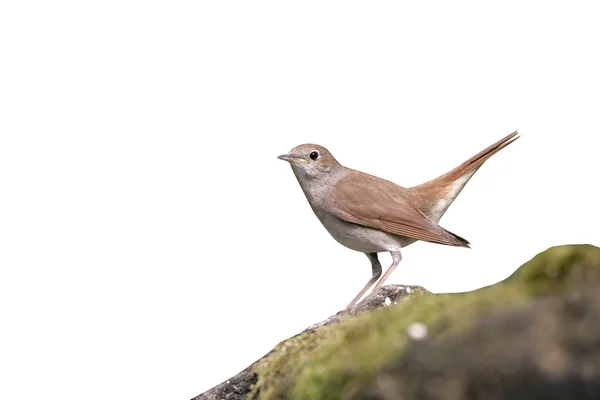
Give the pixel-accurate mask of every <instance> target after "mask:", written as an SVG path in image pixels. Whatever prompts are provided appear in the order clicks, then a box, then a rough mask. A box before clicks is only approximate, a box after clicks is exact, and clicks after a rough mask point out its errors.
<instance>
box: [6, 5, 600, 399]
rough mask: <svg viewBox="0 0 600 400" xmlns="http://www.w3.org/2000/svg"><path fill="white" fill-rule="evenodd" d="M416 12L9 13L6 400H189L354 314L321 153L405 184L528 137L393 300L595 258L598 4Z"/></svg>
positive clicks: (263, 8) (496, 162)
mask: <svg viewBox="0 0 600 400" xmlns="http://www.w3.org/2000/svg"><path fill="white" fill-rule="evenodd" d="M407 3H408V2H405V3H404V4H398V2H376V3H375V2H362V3H358V2H353V1H352V2H347V1H345V2H336V3H332V2H322V1H319V2H295V3H293V4H292V3H291V2H278V1H272V2H237V3H236V2H197V1H188V2H157V1H144V2H142V1H139V2H134V1H122V0H120V1H102V2H94V3H92V2H76V1H72V2H66V1H58V2H41V1H39V2H33V1H5V2H2V5H1V6H0V57H1V58H2V60H1V63H0V70H1V71H0V135H1V140H0V268H1V272H0V318H1V329H0V336H1V338H0V339H1V340H0V380H1V381H2V384H1V385H0V397H1V398H4V399H32V398H35V397H42V396H43V397H44V398H51V399H55V398H56V399H59V398H60V399H75V398H81V397H85V398H88V399H105V398H110V399H126V398H129V399H131V398H140V399H141V398H143V399H166V398H170V399H188V398H190V397H192V396H195V395H197V394H199V393H201V392H203V391H204V390H207V389H209V388H210V387H212V386H214V385H216V384H218V383H220V382H221V381H223V380H225V379H226V378H228V377H230V376H232V375H234V374H235V373H237V372H238V371H240V370H241V369H243V368H244V367H246V366H247V365H249V364H250V363H252V362H253V361H255V360H256V359H258V358H259V357H261V356H262V355H263V354H265V353H266V352H268V351H269V350H270V349H271V348H272V347H273V346H274V345H276V344H277V343H278V342H279V341H281V340H283V339H285V338H287V337H289V336H291V335H293V334H295V333H297V332H299V331H301V330H302V329H304V328H305V327H306V326H308V325H310V324H312V323H314V322H317V321H320V320H322V319H324V318H326V317H328V316H329V315H331V314H334V313H335V312H337V311H338V310H340V309H341V308H343V307H344V306H345V305H346V304H347V302H348V301H349V300H350V299H351V298H352V297H353V296H354V295H355V294H356V293H357V292H358V290H359V289H360V288H361V287H362V286H363V285H364V283H365V282H366V281H367V280H368V278H369V277H370V273H371V272H370V266H369V262H368V260H367V259H366V257H365V256H364V255H362V254H360V253H356V252H354V251H352V250H349V249H346V248H344V247H342V246H340V245H339V244H337V243H336V242H335V241H334V240H333V239H332V238H331V237H330V236H329V235H328V233H327V232H326V231H325V229H324V228H323V227H322V226H321V225H320V223H319V221H318V220H317V219H316V218H315V217H314V215H313V214H312V211H311V210H310V208H309V206H308V203H307V202H306V200H305V198H304V196H303V194H302V192H301V190H300V187H299V186H298V184H297V182H296V180H295V178H294V176H293V174H292V171H291V170H290V167H289V166H288V165H287V164H286V163H284V162H282V161H279V160H277V158H276V156H277V155H279V154H281V153H285V152H287V151H288V150H290V149H291V148H292V147H294V146H296V145H298V144H300V143H305V142H314V143H319V144H322V145H324V146H326V147H328V148H329V149H330V150H331V151H332V153H333V154H334V155H335V156H336V157H337V159H338V160H339V161H340V162H341V163H342V164H344V165H347V166H350V167H352V168H355V169H359V170H363V171H365V172H368V173H371V174H374V175H378V176H381V177H384V178H387V179H389V180H392V181H394V182H396V183H398V184H401V185H405V186H410V185H415V184H418V183H421V182H423V181H425V180H428V179H430V178H433V177H435V176H437V175H439V174H441V173H444V172H446V171H447V170H449V169H450V168H452V167H454V166H456V165H457V164H459V163H460V162H462V161H464V160H466V159H467V158H469V157H470V156H472V155H474V154H475V153H477V152H478V151H480V150H482V149H483V148H484V147H486V146H488V145H489V144H491V143H493V142H495V141H496V140H498V139H500V138H501V137H503V136H504V135H506V134H508V133H510V132H512V131H513V130H517V129H518V130H519V131H520V132H521V134H522V138H521V139H519V140H518V141H517V142H516V143H514V144H512V145H511V146H510V147H508V148H507V149H505V150H503V151H502V152H500V153H499V154H498V155H496V156H494V157H493V158H492V159H491V160H490V161H488V162H487V163H486V165H485V166H484V167H483V168H481V169H480V170H479V172H478V173H477V174H476V175H475V177H474V178H473V179H472V180H471V182H470V183H469V184H468V185H467V187H466V188H465V190H464V191H463V192H462V193H461V195H460V197H459V198H458V199H457V201H456V202H455V203H454V204H453V206H452V207H451V208H450V210H449V212H448V213H447V214H446V216H445V217H444V218H443V219H442V221H441V225H442V226H444V227H446V228H447V229H449V230H451V231H453V232H456V233H457V234H459V235H461V236H464V237H465V238H467V239H468V240H470V241H471V243H472V247H473V248H472V250H467V249H460V248H450V247H445V246H439V245H433V244H428V243H417V244H414V245H412V246H410V247H408V248H407V249H406V250H405V251H404V252H403V254H404V260H403V262H402V264H401V265H400V267H399V268H398V269H397V270H396V271H395V273H394V274H392V276H391V278H390V279H389V281H388V282H389V283H406V284H420V285H423V286H425V287H426V288H428V289H430V290H432V291H436V292H455V291H465V290H471V289H476V288H479V287H482V286H485V285H489V284H493V283H495V282H498V281H500V280H502V279H504V278H505V277H507V276H508V275H510V274H511V273H512V272H513V271H514V270H515V269H516V268H517V267H518V266H519V265H520V264H522V263H523V262H525V261H527V260H528V259H529V258H531V257H532V256H534V255H535V254H537V253H538V252H540V251H542V250H544V249H546V248H547V247H549V246H552V245H557V244H565V243H595V244H598V243H599V240H598V239H599V237H600V235H599V234H598V223H599V222H600V221H599V220H600V218H599V216H598V210H597V206H598V195H597V192H596V191H597V187H598V173H599V172H600V168H599V167H600V162H599V161H598V145H597V141H598V134H599V133H600V117H599V115H600V114H599V111H600V78H599V73H598V71H600V61H599V59H598V57H599V56H598V54H599V53H598V38H600V24H598V12H597V10H595V9H593V8H592V6H591V5H592V4H594V3H593V2H587V3H585V2H577V3H573V2H570V3H568V5H567V2H563V3H562V4H563V5H562V6H559V5H556V3H554V2H553V3H552V4H554V5H552V4H550V2H539V3H537V4H535V3H533V2H528V3H524V2H502V3H499V5H498V6H496V7H493V8H492V7H489V6H482V5H481V2H473V3H457V2H451V4H446V3H447V2H444V3H437V4H436V3H433V2H419V3H418V5H412V6H407V5H406V4H407ZM585 4H588V5H590V6H589V7H588V6H586V5H585ZM381 258H382V262H383V263H384V265H385V266H386V267H387V265H388V264H389V262H390V257H389V255H388V254H384V255H382V257H381Z"/></svg>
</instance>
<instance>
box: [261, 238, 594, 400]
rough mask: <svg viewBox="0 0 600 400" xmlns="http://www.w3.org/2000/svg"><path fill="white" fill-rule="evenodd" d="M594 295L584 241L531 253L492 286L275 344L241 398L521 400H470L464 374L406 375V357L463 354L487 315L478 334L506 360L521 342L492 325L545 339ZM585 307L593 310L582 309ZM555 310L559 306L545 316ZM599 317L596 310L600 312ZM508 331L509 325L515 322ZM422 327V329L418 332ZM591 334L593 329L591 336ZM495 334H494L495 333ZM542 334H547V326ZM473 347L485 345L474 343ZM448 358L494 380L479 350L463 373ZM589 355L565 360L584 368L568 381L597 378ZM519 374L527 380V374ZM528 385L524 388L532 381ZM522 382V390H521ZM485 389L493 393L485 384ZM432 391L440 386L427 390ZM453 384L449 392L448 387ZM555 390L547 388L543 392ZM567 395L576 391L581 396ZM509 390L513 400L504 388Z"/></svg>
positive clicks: (402, 304)
mask: <svg viewBox="0 0 600 400" xmlns="http://www.w3.org/2000/svg"><path fill="white" fill-rule="evenodd" d="M590 288H591V289H590ZM594 289H595V290H594ZM597 292H600V248H598V247H595V246H591V245H570V246H560V247H553V248H550V249H548V250H547V251H545V252H543V253H541V254H539V255H538V256H536V257H534V258H533V259H532V260H531V261H529V262H528V263H526V264H524V265H523V266H521V267H520V268H519V269H518V270H517V271H516V272H515V273H514V274H513V275H512V276H511V277H509V278H508V279H506V280H505V281H503V282H501V283H499V284H496V285H493V286H490V287H486V288H483V289H479V290H476V291H473V292H468V293H460V294H436V295H428V294H425V295H420V296H414V297H413V298H411V299H410V300H407V301H399V302H398V304H395V305H393V306H390V307H385V308H383V309H381V310H377V311H374V312H371V313H366V314H362V315H358V316H356V317H353V318H350V319H347V320H342V321H341V322H339V323H338V324H336V325H333V326H323V327H321V328H320V329H318V330H316V331H307V332H304V333H302V334H300V335H297V336H295V337H293V338H290V339H288V340H286V341H284V342H282V343H280V344H279V345H278V346H277V347H276V348H275V349H273V351H272V352H271V353H270V354H269V355H268V356H267V357H265V358H264V359H263V360H261V361H260V362H258V363H257V364H256V365H255V366H254V367H253V371H254V372H256V373H257V374H258V377H259V379H258V382H257V384H256V385H255V386H254V390H253V392H252V393H251V394H250V397H251V398H258V399H301V400H305V399H335V400H338V399H355V398H373V399H387V398H390V399H391V398H403V399H412V398H415V399H417V398H419V399H420V398H423V399H437V398H440V399H441V398H448V399H451V398H452V399H454V398H456V399H459V398H473V399H475V398H498V399H505V398H521V397H518V396H517V397H514V396H513V397H506V396H508V394H507V395H506V396H504V395H502V396H504V397H498V396H495V397H478V393H482V392H481V390H482V389H481V388H479V389H478V390H479V392H478V391H477V390H475V391H474V392H473V393H474V395H473V396H471V395H470V394H469V393H471V392H469V390H470V389H469V387H470V386H469V385H471V383H472V381H471V380H469V379H466V378H465V377H464V376H463V378H465V379H463V380H462V381H460V380H458V378H457V377H456V376H454V375H452V374H451V373H447V374H445V375H444V374H442V373H441V372H440V373H439V375H438V376H437V378H436V377H435V376H434V377H431V376H429V377H427V375H426V374H424V372H423V371H427V370H428V368H429V369H432V368H433V366H435V365H433V364H432V365H433V366H432V365H429V366H427V364H423V365H425V367H423V370H422V371H421V370H418V368H417V371H420V372H419V373H415V371H414V370H412V369H411V368H412V367H414V366H415V365H417V364H415V363H414V362H411V361H410V360H413V359H414V358H415V357H416V355H415V354H417V355H418V354H428V353H427V352H426V351H430V352H431V354H445V353H444V349H447V348H461V347H460V345H462V346H463V347H464V349H468V348H469V341H472V342H473V343H476V342H477V341H476V339H477V338H478V336H477V333H476V332H474V329H475V330H477V329H479V328H480V327H482V326H484V325H481V324H482V322H481V321H482V319H483V320H485V319H486V318H488V319H489V318H491V319H492V320H493V321H496V322H494V323H491V325H489V326H491V327H493V329H491V330H490V329H488V330H487V331H486V332H488V333H487V336H486V338H487V337H489V338H490V339H489V340H494V341H496V342H498V344H497V345H495V346H494V347H493V348H494V349H495V352H496V353H498V354H500V355H502V354H511V352H513V350H516V347H518V346H516V345H515V343H520V342H523V340H525V339H523V340H520V342H519V340H516V339H515V340H516V342H515V343H512V342H511V341H510V340H512V339H510V338H509V337H507V336H506V335H502V334H501V333H502V332H503V330H502V329H501V328H502V327H503V326H504V325H502V323H508V322H506V321H513V320H514V321H521V322H523V321H529V320H531V321H533V323H532V325H531V326H530V325H526V324H522V326H521V325H519V326H520V328H519V329H520V332H522V333H523V332H525V333H526V334H527V335H530V336H531V335H533V336H531V337H529V336H528V337H529V339H528V340H529V341H530V342H531V341H537V340H540V341H542V340H550V339H548V338H546V337H545V336H544V330H543V329H542V328H543V327H544V326H545V325H544V324H550V325H552V324H554V325H557V324H558V325H560V323H561V321H562V320H563V319H565V318H566V317H567V316H569V315H571V314H569V313H566V312H565V309H567V308H568V307H567V304H571V303H573V301H575V300H577V299H575V300H574V299H573V296H575V297H576V296H580V298H579V300H580V301H583V302H584V304H585V306H581V307H579V309H580V310H584V311H585V312H583V314H582V315H585V316H587V317H589V315H590V310H595V308H594V307H593V306H592V305H593V304H595V303H594V302H595V301H596V300H598V303H600V297H599V296H600V294H598V295H596V293H597ZM581 299H583V300H581ZM590 302H591V304H592V305H590V304H588V303H590ZM556 307H558V310H554V308H556ZM565 307H567V308H565ZM523 310H525V311H523ZM519 312H526V314H523V315H521V314H519ZM598 312H599V313H600V308H599V309H598ZM592 314H593V313H592ZM515 315H518V316H515ZM599 315H600V314H599ZM490 316H491V317H490ZM511 316H512V317H511ZM503 318H504V319H503ZM599 319H600V318H599ZM498 321H500V322H498ZM502 321H504V322H502ZM571 322H572V324H571V325H572V326H573V329H579V330H581V329H583V328H581V326H580V325H581V324H579V322H581V321H579V320H577V321H571ZM588 322H589V321H588ZM578 324H579V325H578ZM517 325H518V324H517V323H516V322H515V326H517ZM554 325H552V326H554ZM485 326H487V325H485ZM511 326H512V325H511ZM582 326H588V327H589V328H590V329H592V331H593V332H594V333H593V334H591V336H590V335H587V336H586V335H585V334H583V337H588V336H589V337H592V338H594V337H599V338H600V324H592V323H590V324H588V325H585V323H584V324H583V325H582ZM540 327H541V328H540ZM577 327H579V328H577ZM424 328H426V333H425V331H424V330H423V329H424ZM509 328H510V326H509ZM481 329H483V328H481ZM515 329H516V328H515ZM595 329H597V331H594V330H595ZM509 330H510V329H509ZM417 331H420V334H419V335H416V334H412V332H417ZM494 331H497V332H498V334H494ZM547 332H555V331H553V330H552V329H550V328H548V329H547ZM525 333H524V334H525ZM584 333H585V332H584ZM535 334H537V335H538V337H536V336H535ZM569 335H570V336H569ZM569 335H568V334H566V333H565V337H570V338H573V337H577V338H580V336H581V335H579V336H578V335H575V334H573V335H571V334H569ZM594 335H595V336H594ZM503 340H504V342H505V344H506V346H507V347H506V349H505V351H498V349H499V348H500V349H501V348H502V347H501V346H502V345H503V344H502V343H503V342H502V341H503ZM482 343H483V342H482ZM548 343H550V342H548ZM552 343H554V342H552ZM561 343H562V342H561ZM590 343H591V344H590ZM590 343H588V342H586V343H585V344H582V346H583V348H585V349H586V351H587V352H588V353H589V352H590V351H588V350H590V349H589V348H588V347H589V346H591V349H592V350H593V349H594V348H595V347H594V346H595V345H596V342H595V341H594V340H591V342H590ZM599 343H600V342H599ZM533 344H535V343H532V345H533ZM588 345H589V346H588ZM423 346H425V347H423ZM586 346H588V347H586ZM479 347H480V348H482V349H484V348H487V347H485V346H484V345H483V344H481V343H480V344H479ZM563 347H564V348H563V349H562V350H560V351H559V350H556V349H555V350H556V351H555V353H556V354H564V353H565V352H566V353H568V352H569V351H570V350H568V351H567V350H565V349H574V348H577V345H576V344H573V345H572V346H571V347H569V346H566V347H565V346H563ZM419 349H420V350H419ZM431 349H433V350H431ZM465 351H466V350H465ZM490 351H491V350H490ZM548 351H550V350H548ZM552 351H554V350H552ZM415 352H417V353H415ZM521 352H522V350H521ZM496 353H494V354H496ZM448 354H449V355H451V356H452V357H454V359H448V358H446V359H444V358H443V360H445V363H446V364H444V362H442V363H441V364H439V365H442V364H443V365H446V367H445V368H447V369H448V371H450V372H452V370H456V371H462V372H461V373H462V375H465V374H467V373H473V372H474V371H477V370H478V367H477V366H478V364H477V358H478V357H479V358H480V359H481V361H486V362H482V363H481V365H484V366H485V367H486V368H488V370H490V368H491V371H492V373H491V375H490V376H492V377H493V376H495V374H496V372H494V371H495V370H494V362H493V359H488V358H486V355H485V354H484V353H482V354H478V353H477V352H475V353H474V354H471V356H472V364H468V365H470V367H469V368H470V369H464V368H463V369H461V368H462V367H461V368H459V367H460V366H463V365H467V361H465V362H464V363H463V362H462V361H460V360H458V359H457V357H458V356H457V354H456V353H452V352H449V353H448ZM465 354H466V353H465ZM407 357H408V358H407ZM590 357H596V358H595V359H594V360H598V361H599V362H598V363H595V362H591V361H589V360H587V361H586V360H585V357H583V358H581V359H580V358H577V359H573V360H576V361H577V362H578V363H583V364H585V365H587V366H588V367H587V368H588V369H587V370H586V369H585V368H584V369H580V370H577V371H579V372H578V373H579V375H577V379H579V378H581V379H583V378H582V377H585V376H587V375H585V374H588V375H590V376H594V377H595V375H594V374H596V373H598V374H599V376H598V378H599V379H598V380H597V381H598V382H600V344H599V345H598V348H597V352H596V353H594V352H592V354H591V355H590ZM563 358H564V357H563ZM573 360H571V359H569V362H573V363H574V362H575V361H573ZM532 362H533V361H532ZM565 362H566V361H565ZM453 363H454V364H453ZM586 363H587V364H586ZM542 364H543V363H542ZM436 365H437V364H436ZM439 365H438V366H439ZM453 365H454V367H453ZM532 365H533V364H532ZM535 365H537V364H535ZM496 367H497V368H501V366H496ZM440 368H441V367H440ZM465 368H466V367H465ZM509 369H510V368H509ZM434 370H435V369H434ZM399 371H400V372H399ZM448 371H446V372H448ZM532 371H534V370H532ZM540 371H541V372H540ZM540 371H538V370H535V371H534V372H535V373H538V372H539V373H540V374H542V375H543V373H548V374H550V375H549V376H553V375H552V371H553V370H552V368H550V372H548V371H545V370H543V368H542V369H541V370H540ZM544 371H545V372H544ZM565 371H567V372H568V373H573V371H574V370H573V369H572V368H571V369H568V368H567V369H566V370H565ZM532 373H533V372H532ZM402 374H404V375H405V376H407V377H408V376H410V377H411V379H410V382H408V381H407V379H405V378H402V376H403V375H402ZM502 376H504V375H502ZM526 376H529V377H530V378H531V376H533V375H531V376H530V375H526ZM536 376H537V375H536ZM544 376H545V375H544ZM442 377H445V378H442ZM504 377H505V376H504ZM430 378H431V379H430ZM434 378H435V379H434ZM386 379H387V380H386ZM436 379H437V382H442V383H443V384H441V386H439V385H438V386H435V385H433V384H432V383H431V382H436ZM490 379H492V378H490ZM531 379H533V378H531ZM492 380H493V379H492ZM407 382H408V383H407ZM470 382H471V383H470ZM528 382H529V383H531V381H528ZM528 382H523V383H522V384H523V385H526V384H527V383H528ZM539 382H542V383H543V382H544V381H543V380H539ZM574 382H575V381H569V382H568V383H569V385H571V384H574ZM577 382H579V381H577ZM586 382H587V381H586V380H585V379H583V380H582V381H581V382H580V383H581V385H583V386H582V387H588V389H589V390H591V391H592V394H593V395H596V394H598V393H597V392H595V389H596V387H595V386H594V385H591V386H590V385H589V384H588V385H587V386H585V385H586ZM386 385H387V386H386ZM419 385H421V386H419ZM423 385H424V386H423ZM581 385H580V386H581ZM425 386H426V387H429V388H430V389H431V390H430V391H429V392H428V391H427V390H425V389H424V387H425ZM488 386H489V387H490V388H493V387H496V386H494V385H491V384H490V385H488ZM571 386H572V385H571ZM434 387H437V388H438V389H439V390H438V391H437V392H434V391H432V390H433V389H432V388H434ZM440 387H441V389H440ZM500 387H510V388H513V389H515V391H516V392H515V393H530V392H527V391H524V390H521V392H519V387H520V386H518V385H517V386H514V387H513V386H511V385H510V384H509V383H507V381H506V380H505V381H502V385H501V386H500ZM569 387H570V386H569ZM577 387H579V386H577ZM386 388H387V389H386ZM452 388H454V389H453V390H452ZM490 390H491V389H490ZM598 390H600V387H599V388H598ZM559 392H560V391H558V390H556V391H554V392H552V393H559ZM440 393H442V395H441V397H439V396H438V395H440ZM490 393H496V392H493V391H490V392H489V393H488V395H489V394H490ZM569 393H574V392H569ZM576 393H578V394H580V395H581V393H584V394H585V393H586V392H585V391H584V392H576ZM509 394H511V395H514V393H513V392H510V393H509ZM389 396H392V397H389ZM399 396H401V397H399ZM436 396H438V397H436ZM524 398H526V397H524ZM529 398H535V397H529ZM573 398H587V397H581V396H578V397H573ZM590 398H591V397H590ZM598 398H600V397H598Z"/></svg>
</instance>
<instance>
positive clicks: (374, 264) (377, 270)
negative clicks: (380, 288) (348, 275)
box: [346, 253, 382, 308]
mask: <svg viewBox="0 0 600 400" xmlns="http://www.w3.org/2000/svg"><path fill="white" fill-rule="evenodd" d="M365 255H366V256H367V258H368V259H369V261H371V269H372V270H373V277H372V278H371V279H370V280H369V282H367V284H366V285H365V287H364V288H362V290H361V291H360V292H359V293H358V294H357V295H356V297H355V298H354V299H352V301H351V302H350V304H348V307H350V306H353V305H354V304H356V302H357V301H358V300H360V298H361V297H362V296H363V294H365V292H366V291H367V290H369V288H370V287H371V286H373V284H374V283H375V282H377V279H379V277H380V276H381V272H382V269H381V263H380V262H379V259H378V258H377V253H365ZM348 307H346V308H348Z"/></svg>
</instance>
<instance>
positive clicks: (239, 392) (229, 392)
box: [192, 285, 429, 400]
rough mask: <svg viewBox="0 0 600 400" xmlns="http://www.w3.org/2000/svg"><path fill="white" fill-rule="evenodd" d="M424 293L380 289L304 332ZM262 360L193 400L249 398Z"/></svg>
mask: <svg viewBox="0 0 600 400" xmlns="http://www.w3.org/2000/svg"><path fill="white" fill-rule="evenodd" d="M423 293H429V292H428V291H427V290H425V289H423V288H422V287H421V286H409V285H388V286H383V287H381V288H380V289H379V290H378V291H377V292H376V293H371V294H369V295H368V296H367V297H365V298H364V300H363V301H361V302H360V303H358V304H356V305H355V306H353V307H351V308H349V309H346V310H343V311H340V312H338V313H337V314H336V315H334V316H331V317H329V318H328V319H327V320H325V321H322V322H319V323H317V324H314V325H312V326H310V327H308V328H307V329H306V330H305V331H304V332H306V333H314V332H316V331H317V330H318V329H320V328H321V327H323V326H331V325H334V324H337V323H338V322H340V321H342V320H343V319H344V318H349V317H352V316H355V315H358V314H360V313H363V312H367V311H373V310H377V309H379V308H383V307H386V306H389V305H391V304H395V303H397V302H398V301H399V300H401V299H409V298H410V297H411V296H413V295H415V294H423ZM304 332H303V333H304ZM282 343H283V342H282ZM269 354H271V353H269ZM269 354H267V355H265V356H264V357H263V358H262V359H261V360H264V359H266V358H267V357H269ZM261 360H259V361H257V362H255V363H254V364H252V365H250V366H249V367H247V368H246V369H244V370H243V371H242V372H240V373H238V374H237V375H235V376H233V377H231V378H229V379H228V380H226V381H225V382H223V383H221V384H219V385H217V386H215V387H214V388H212V389H210V390H208V391H206V392H204V393H202V394H200V395H198V396H196V397H194V398H193V399H192V400H221V399H223V400H244V399H246V398H248V397H247V395H248V393H249V392H250V390H251V388H252V385H254V384H255V383H256V382H257V380H258V375H257V374H256V372H254V367H255V365H256V364H258V362H260V361H261Z"/></svg>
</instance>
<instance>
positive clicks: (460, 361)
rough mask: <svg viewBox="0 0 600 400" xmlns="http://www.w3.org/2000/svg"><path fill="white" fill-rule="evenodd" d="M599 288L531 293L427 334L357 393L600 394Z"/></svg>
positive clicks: (456, 397) (378, 397)
mask: <svg viewBox="0 0 600 400" xmlns="http://www.w3.org/2000/svg"><path fill="white" fill-rule="evenodd" d="M599 316H600V290H599V288H598V287H595V288H587V289H584V290H582V291H581V292H579V293H572V294H570V295H567V296H551V297H543V298H539V299H536V300H535V301H533V302H531V304H528V305H526V306H522V307H513V308H511V309H508V310H503V311H495V312H491V313H489V314H486V315H484V316H482V317H481V318H478V320H477V322H476V323H475V324H474V325H473V326H472V327H470V328H469V329H468V330H467V331H465V332H462V333H461V334H459V335H453V336H452V337H449V338H446V339H444V340H441V341H439V342H438V341H436V340H435V338H428V339H426V340H424V341H421V342H420V343H414V344H412V345H411V346H410V348H409V349H408V350H407V352H406V353H405V354H404V355H403V356H402V357H399V358H398V359H396V360H395V361H393V362H392V363H390V365H389V366H387V367H386V368H385V369H384V370H383V371H382V372H380V373H378V374H377V376H376V377H375V378H374V379H373V381H372V383H371V384H369V385H368V386H367V388H366V389H365V390H364V391H363V392H362V394H361V396H359V397H360V398H362V399H372V400H392V399H427V400H438V399H439V400H442V399H443V400H463V399H464V400H471V399H472V400H475V399H506V400H509V399H511V400H529V399H544V400H554V399H556V400H561V399H580V400H586V399H590V400H592V399H600V318H599Z"/></svg>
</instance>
